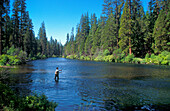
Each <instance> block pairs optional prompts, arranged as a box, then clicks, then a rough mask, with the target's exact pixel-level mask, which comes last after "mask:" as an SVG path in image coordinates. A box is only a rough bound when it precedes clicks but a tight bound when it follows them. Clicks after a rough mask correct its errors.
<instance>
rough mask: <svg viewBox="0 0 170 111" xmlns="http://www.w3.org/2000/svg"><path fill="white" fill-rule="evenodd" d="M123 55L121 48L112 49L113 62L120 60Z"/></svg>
mask: <svg viewBox="0 0 170 111" xmlns="http://www.w3.org/2000/svg"><path fill="white" fill-rule="evenodd" d="M124 56H125V54H124V53H122V50H121V49H117V50H115V51H113V59H114V60H115V62H121V59H122V58H123V57H124Z"/></svg>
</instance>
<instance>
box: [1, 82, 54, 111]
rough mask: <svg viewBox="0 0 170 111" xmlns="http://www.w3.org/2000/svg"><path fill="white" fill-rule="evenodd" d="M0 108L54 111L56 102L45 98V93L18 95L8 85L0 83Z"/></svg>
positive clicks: (18, 110) (13, 110)
mask: <svg viewBox="0 0 170 111" xmlns="http://www.w3.org/2000/svg"><path fill="white" fill-rule="evenodd" d="M0 91H1V93H0V109H2V110H3V109H4V110H5V111H6V110H10V111H24V110H27V111H54V109H55V107H57V104H56V103H55V102H50V101H48V100H47V97H46V96H45V95H36V94H35V95H31V96H26V97H20V96H18V95H16V94H15V92H14V91H12V90H11V89H10V88H9V87H8V86H6V85H5V84H2V83H0Z"/></svg>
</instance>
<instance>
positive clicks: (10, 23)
mask: <svg viewBox="0 0 170 111" xmlns="http://www.w3.org/2000/svg"><path fill="white" fill-rule="evenodd" d="M11 47H14V48H16V49H19V50H22V51H24V52H26V55H27V57H36V56H39V57H40V56H44V57H49V56H59V55H62V48H63V46H62V44H61V43H60V42H58V41H57V40H54V39H53V38H52V37H51V39H50V41H48V40H47V36H46V29H45V23H44V22H43V23H42V25H41V27H40V29H39V33H38V37H35V34H34V31H33V24H32V20H31V18H30V17H29V12H28V11H27V7H26V0H14V3H13V9H12V14H10V0H1V1H0V55H2V54H7V52H8V50H9V49H10V48H11Z"/></svg>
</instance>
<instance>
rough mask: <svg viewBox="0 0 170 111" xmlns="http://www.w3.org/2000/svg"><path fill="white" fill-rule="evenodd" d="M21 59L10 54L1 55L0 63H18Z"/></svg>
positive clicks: (8, 64)
mask: <svg viewBox="0 0 170 111" xmlns="http://www.w3.org/2000/svg"><path fill="white" fill-rule="evenodd" d="M22 62H23V61H22V59H20V58H19V57H18V56H10V55H4V54H3V55H1V56H0V65H1V66H11V65H19V64H21V63H22Z"/></svg>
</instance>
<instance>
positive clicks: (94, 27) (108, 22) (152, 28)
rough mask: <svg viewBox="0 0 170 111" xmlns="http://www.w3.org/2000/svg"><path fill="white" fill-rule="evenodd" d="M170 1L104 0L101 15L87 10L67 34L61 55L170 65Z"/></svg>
mask: <svg viewBox="0 0 170 111" xmlns="http://www.w3.org/2000/svg"><path fill="white" fill-rule="evenodd" d="M169 9H170V3H169V0H150V1H148V10H147V11H144V7H143V4H142V0H104V3H103V10H102V14H101V16H100V18H97V17H96V14H95V13H94V14H91V16H90V17H89V14H88V12H87V13H85V14H82V16H81V19H80V22H79V23H78V25H77V27H76V34H75V35H74V27H73V28H72V31H71V34H69V33H68V34H67V37H66V38H67V39H66V44H65V46H64V57H66V58H70V59H81V60H95V61H107V62H122V63H144V64H162V65H168V64H169V65H170V38H169V35H170V33H169V32H170V22H169V19H170V11H169Z"/></svg>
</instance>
